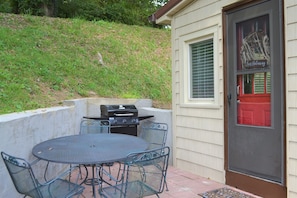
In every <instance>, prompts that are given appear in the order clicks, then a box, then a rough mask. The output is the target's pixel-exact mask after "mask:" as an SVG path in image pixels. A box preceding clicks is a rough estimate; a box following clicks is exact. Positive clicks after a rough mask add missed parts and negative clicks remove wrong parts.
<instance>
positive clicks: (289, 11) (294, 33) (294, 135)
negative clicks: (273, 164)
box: [284, 0, 297, 197]
mask: <svg viewBox="0 0 297 198" xmlns="http://www.w3.org/2000/svg"><path fill="white" fill-rule="evenodd" d="M284 8H285V39H286V41H285V44H286V48H285V50H286V72H287V73H286V87H287V90H286V96H287V99H286V103H287V187H288V197H297V14H296V13H297V2H296V1H292V0H288V1H285V6H284Z"/></svg>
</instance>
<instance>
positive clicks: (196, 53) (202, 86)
mask: <svg viewBox="0 0 297 198" xmlns="http://www.w3.org/2000/svg"><path fill="white" fill-rule="evenodd" d="M190 50H191V98H214V73H213V72H214V61H213V56H214V55H213V39H208V40H204V41H201V42H198V43H194V44H191V45H190Z"/></svg>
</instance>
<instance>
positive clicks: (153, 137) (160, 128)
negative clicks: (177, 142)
mask: <svg viewBox="0 0 297 198" xmlns="http://www.w3.org/2000/svg"><path fill="white" fill-rule="evenodd" d="M167 133H168V125H167V124H166V123H157V122H151V121H148V122H144V123H143V124H142V125H141V127H140V131H139V137H141V138H142V139H144V140H145V141H147V142H148V143H149V147H148V149H149V150H150V149H155V148H161V147H164V146H165V144H166V140H167Z"/></svg>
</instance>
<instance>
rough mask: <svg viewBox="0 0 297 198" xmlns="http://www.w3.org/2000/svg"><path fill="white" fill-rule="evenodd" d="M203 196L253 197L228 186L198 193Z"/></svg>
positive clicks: (214, 197) (215, 197) (205, 197)
mask: <svg viewBox="0 0 297 198" xmlns="http://www.w3.org/2000/svg"><path fill="white" fill-rule="evenodd" d="M199 195H200V196H201V197H203V198H254V197H252V196H250V195H247V194H244V193H241V192H238V191H235V190H232V189H230V188H219V189H216V190H212V191H208V192H205V193H201V194H199Z"/></svg>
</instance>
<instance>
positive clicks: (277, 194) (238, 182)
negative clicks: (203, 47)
mask: <svg viewBox="0 0 297 198" xmlns="http://www.w3.org/2000/svg"><path fill="white" fill-rule="evenodd" d="M257 1H259V2H260V1H263V0H246V1H240V2H238V3H234V4H232V5H229V6H226V7H224V8H223V10H222V15H223V16H222V19H223V22H222V24H223V64H224V90H225V91H224V132H225V133H224V144H225V147H224V157H225V162H224V168H225V171H226V184H228V185H230V186H233V187H236V188H238V189H241V190H245V191H247V192H251V193H253V194H256V195H259V196H262V197H265V198H266V197H268V198H285V197H287V188H286V163H285V162H284V164H285V170H284V171H285V174H284V175H285V178H284V181H285V184H284V186H282V185H280V184H278V183H273V182H265V181H263V180H260V179H257V178H255V177H251V176H248V175H243V174H238V173H235V172H232V171H229V170H228V98H227V94H228V93H227V90H228V87H227V79H226V76H227V55H226V53H227V44H226V27H227V26H226V12H227V11H230V10H233V9H235V8H239V7H244V6H247V5H249V4H251V3H255V2H257ZM283 5H284V2H283V0H282V8H284V6H283ZM282 20H284V10H283V12H282ZM282 24H284V22H283V23H282ZM282 29H283V30H284V28H282ZM282 35H285V34H284V32H283V34H282ZM283 37H284V36H283ZM283 44H284V38H283ZM283 54H285V51H284V46H283ZM283 61H285V60H284V59H283ZM283 66H285V62H284V63H283ZM283 71H284V72H283V77H284V78H283V79H284V81H285V68H283ZM284 86H285V83H284ZM284 90H285V87H284ZM285 101H286V97H285V96H284V102H285ZM283 106H284V107H285V106H286V104H284V105H283ZM285 115H286V112H285V108H284V116H285ZM283 119H284V149H285V150H284V153H285V154H284V161H286V128H285V127H286V125H285V123H286V122H285V121H286V117H284V118H283Z"/></svg>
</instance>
